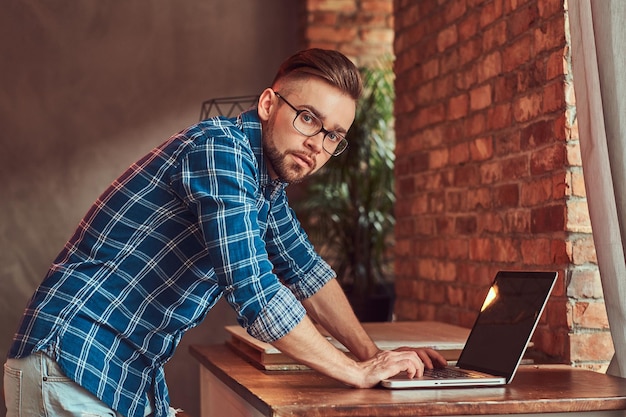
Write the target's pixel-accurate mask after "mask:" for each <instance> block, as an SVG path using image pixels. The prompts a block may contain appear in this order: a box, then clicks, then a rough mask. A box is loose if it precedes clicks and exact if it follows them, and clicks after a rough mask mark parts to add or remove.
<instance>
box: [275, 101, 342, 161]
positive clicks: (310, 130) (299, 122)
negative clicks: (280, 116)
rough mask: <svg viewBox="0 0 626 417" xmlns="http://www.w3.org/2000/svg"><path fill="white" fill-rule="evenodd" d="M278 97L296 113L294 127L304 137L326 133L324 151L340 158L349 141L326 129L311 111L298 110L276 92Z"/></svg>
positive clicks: (323, 140)
mask: <svg viewBox="0 0 626 417" xmlns="http://www.w3.org/2000/svg"><path fill="white" fill-rule="evenodd" d="M274 94H276V97H278V98H279V99H281V100H282V101H284V102H285V103H287V105H288V106H289V107H291V108H292V109H293V110H294V111H295V112H296V117H295V118H294V119H293V127H294V129H296V130H297V131H298V132H300V133H301V134H303V135H304V136H308V137H311V136H315V135H317V134H318V133H320V132H323V133H324V139H322V149H324V151H326V153H329V154H330V155H332V156H338V155H340V154H341V153H342V152H343V151H345V150H346V148H347V147H348V141H347V140H346V138H345V137H344V136H343V135H342V134H340V133H339V132H336V131H332V132H329V131H328V130H326V129H324V124H323V123H322V121H321V120H320V119H319V118H318V117H317V116H316V115H314V114H313V113H311V112H310V111H309V110H306V109H302V110H298V109H297V108H296V107H294V106H293V105H292V104H291V103H290V102H288V101H287V100H286V99H285V97H283V96H281V95H280V94H279V93H277V92H274Z"/></svg>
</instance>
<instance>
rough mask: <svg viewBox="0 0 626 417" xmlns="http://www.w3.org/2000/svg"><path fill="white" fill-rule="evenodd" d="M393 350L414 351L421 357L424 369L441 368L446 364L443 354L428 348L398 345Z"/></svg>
mask: <svg viewBox="0 0 626 417" xmlns="http://www.w3.org/2000/svg"><path fill="white" fill-rule="evenodd" d="M394 351H396V352H407V351H409V352H415V353H416V354H417V356H418V357H419V358H420V359H421V361H422V362H423V363H424V368H425V369H433V368H441V367H443V366H446V365H447V364H448V361H446V359H445V358H444V357H443V356H441V354H440V353H439V352H437V351H436V350H434V349H430V348H412V347H408V346H406V347H400V348H397V349H394ZM422 375H423V372H422V374H420V375H417V376H422Z"/></svg>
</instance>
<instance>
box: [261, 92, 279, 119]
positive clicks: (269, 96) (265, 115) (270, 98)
mask: <svg viewBox="0 0 626 417" xmlns="http://www.w3.org/2000/svg"><path fill="white" fill-rule="evenodd" d="M274 97H275V95H274V90H272V89H271V88H266V89H265V90H263V92H262V93H261V95H260V96H259V102H258V103H257V111H258V113H259V118H260V119H261V120H262V121H264V122H267V121H268V120H269V118H270V114H272V112H273V111H274V106H275V105H276V102H275V100H274Z"/></svg>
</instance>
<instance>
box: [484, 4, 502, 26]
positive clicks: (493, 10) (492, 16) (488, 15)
mask: <svg viewBox="0 0 626 417" xmlns="http://www.w3.org/2000/svg"><path fill="white" fill-rule="evenodd" d="M501 16H502V0H493V1H491V2H489V3H487V4H485V5H484V6H483V7H482V9H481V13H480V26H481V27H483V28H484V27H486V26H488V25H490V24H491V23H493V22H494V21H496V20H497V19H499V18H500V17H501Z"/></svg>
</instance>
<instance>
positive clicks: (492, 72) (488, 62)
mask: <svg viewBox="0 0 626 417" xmlns="http://www.w3.org/2000/svg"><path fill="white" fill-rule="evenodd" d="M501 73H502V55H501V54H500V52H499V51H495V52H493V53H491V54H489V55H487V56H485V57H484V58H483V59H481V62H480V64H479V65H478V76H477V82H478V83H482V82H484V81H487V80H489V79H491V78H496V77H498V76H499V75H500V74H501Z"/></svg>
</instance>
